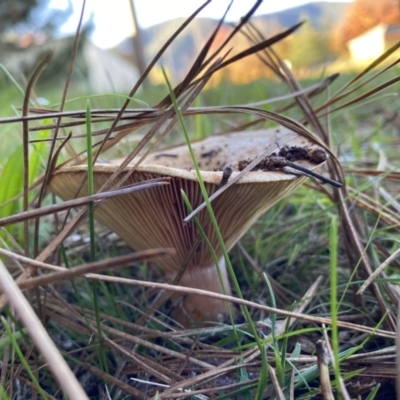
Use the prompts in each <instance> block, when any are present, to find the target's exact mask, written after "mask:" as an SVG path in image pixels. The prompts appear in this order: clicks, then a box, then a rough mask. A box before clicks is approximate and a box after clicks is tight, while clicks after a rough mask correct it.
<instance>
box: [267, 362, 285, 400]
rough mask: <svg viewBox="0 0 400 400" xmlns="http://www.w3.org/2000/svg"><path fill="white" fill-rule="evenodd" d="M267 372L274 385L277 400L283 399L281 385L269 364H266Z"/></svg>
mask: <svg viewBox="0 0 400 400" xmlns="http://www.w3.org/2000/svg"><path fill="white" fill-rule="evenodd" d="M268 372H269V376H270V378H271V380H272V385H273V386H274V391H275V395H276V398H277V399H279V400H285V395H284V393H283V390H282V388H281V385H280V384H279V381H278V377H277V376H276V372H275V369H274V368H273V367H272V366H271V364H268Z"/></svg>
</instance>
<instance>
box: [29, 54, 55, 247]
mask: <svg viewBox="0 0 400 400" xmlns="http://www.w3.org/2000/svg"><path fill="white" fill-rule="evenodd" d="M51 55H52V54H51V53H47V54H46V55H45V56H44V57H43V58H42V59H41V60H40V61H39V63H38V65H37V66H36V68H35V70H34V71H33V73H32V76H31V78H30V79H29V82H28V85H27V87H26V92H25V96H24V104H23V106H22V115H24V116H26V115H28V113H29V102H30V97H31V92H32V90H33V87H34V85H35V83H36V81H37V79H38V78H39V76H40V74H41V72H42V71H43V69H44V68H45V67H46V65H47V64H48V63H49V61H50V58H51ZM22 138H23V141H22V142H23V143H22V145H23V163H24V187H23V210H24V211H28V207H29V200H28V196H29V124H28V121H27V120H24V121H22ZM24 246H25V254H26V255H29V226H28V221H25V223H24Z"/></svg>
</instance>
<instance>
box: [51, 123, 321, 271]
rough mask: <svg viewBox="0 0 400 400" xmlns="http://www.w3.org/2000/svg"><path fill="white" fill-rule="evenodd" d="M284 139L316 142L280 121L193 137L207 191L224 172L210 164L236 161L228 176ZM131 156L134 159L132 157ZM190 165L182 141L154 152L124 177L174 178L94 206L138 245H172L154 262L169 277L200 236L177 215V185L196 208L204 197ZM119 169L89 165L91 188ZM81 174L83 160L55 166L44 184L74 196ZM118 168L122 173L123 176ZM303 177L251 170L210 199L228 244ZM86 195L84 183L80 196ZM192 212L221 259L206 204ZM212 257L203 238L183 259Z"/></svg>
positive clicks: (180, 208)
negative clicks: (171, 251) (172, 251)
mask: <svg viewBox="0 0 400 400" xmlns="http://www.w3.org/2000/svg"><path fill="white" fill-rule="evenodd" d="M282 141H283V142H284V143H283V144H285V145H289V146H309V147H313V146H312V145H311V144H310V143H309V142H307V141H306V140H305V139H304V138H302V137H299V136H297V135H296V134H295V133H294V132H291V131H289V130H287V129H283V128H280V129H278V130H277V129H270V130H261V131H252V132H238V133H231V134H227V135H221V136H213V137H210V138H207V139H204V140H201V141H197V142H194V143H193V150H194V152H195V155H196V160H197V162H198V164H199V167H200V169H201V177H202V179H203V181H204V184H205V187H206V189H207V192H208V194H209V195H211V194H213V193H214V192H215V191H216V190H217V188H218V185H219V183H220V181H221V179H222V173H223V172H222V171H213V169H214V168H224V167H225V166H227V165H230V164H231V165H232V167H234V168H233V169H234V172H233V173H232V175H231V177H234V176H235V175H237V174H239V172H238V170H237V168H235V166H237V162H238V161H239V160H241V159H246V158H249V157H255V156H257V155H259V154H260V153H261V152H263V151H264V150H265V149H266V148H267V147H268V146H269V145H271V144H274V143H276V142H279V143H282ZM134 162H135V160H134V161H133V164H134ZM191 165H192V163H191V159H190V155H189V151H188V148H187V146H186V145H182V146H176V147H170V148H168V149H166V150H162V151H158V152H154V153H152V154H150V155H149V156H148V157H147V158H146V159H145V160H144V161H143V163H142V164H141V165H140V166H139V167H138V168H137V169H136V171H134V172H133V174H131V176H130V177H129V179H128V180H127V181H126V183H125V184H126V185H130V184H133V183H137V182H143V181H146V180H148V179H153V178H158V177H164V176H168V177H171V180H170V184H169V185H163V186H159V187H156V188H153V189H150V190H143V191H140V192H135V193H132V194H129V195H123V196H119V197H114V198H112V199H109V200H106V201H103V202H102V203H101V204H100V205H99V206H98V207H97V208H96V210H95V217H96V219H97V220H98V221H99V222H101V223H102V224H104V225H106V226H107V227H109V228H110V229H112V230H113V231H114V232H116V233H117V234H118V235H119V236H121V237H122V238H123V239H124V240H125V241H126V243H127V244H128V245H130V246H131V247H132V248H133V249H135V250H137V251H139V250H144V249H149V248H156V247H157V248H159V247H168V248H171V247H173V248H175V249H176V254H175V255H173V256H171V257H163V258H160V259H159V260H157V265H159V266H160V267H161V268H162V269H163V270H164V271H165V272H166V273H167V274H169V275H170V276H173V275H174V274H175V273H176V272H177V271H178V270H179V269H180V267H181V265H182V263H183V262H184V260H185V258H186V256H187V254H188V252H189V251H190V249H191V247H192V245H193V243H194V242H195V240H196V238H197V236H198V231H197V228H196V226H195V224H194V222H193V221H189V222H188V223H187V224H183V222H182V221H183V219H184V218H185V217H186V216H187V215H188V211H187V209H186V206H185V204H184V202H183V199H182V196H181V190H183V191H184V192H185V193H186V195H187V196H188V198H189V200H190V203H191V204H192V206H193V208H196V207H197V206H199V205H200V204H201V203H202V202H203V201H204V199H203V196H202V194H201V190H200V186H199V184H198V180H197V175H196V171H195V170H193V169H190V168H191ZM302 165H303V166H306V167H308V168H310V169H315V168H316V165H315V164H311V163H309V162H307V161H303V162H302ZM117 168H118V164H96V165H95V166H94V185H95V191H98V190H99V189H100V187H101V186H102V185H103V184H105V183H106V181H107V180H108V178H110V176H111V175H112V174H113V173H114V172H115V171H116V170H117ZM131 168H132V166H128V167H127V170H129V169H131ZM86 174H87V166H86V165H78V166H73V167H67V168H62V169H60V170H59V171H57V172H55V174H54V175H53V177H52V179H51V181H50V184H49V187H50V189H51V190H52V191H53V192H54V193H55V194H56V195H58V196H59V197H61V198H62V199H64V200H69V199H72V198H74V197H75V196H76V193H77V191H78V188H79V186H80V184H81V182H82V180H83V179H85V177H86ZM123 174H124V172H122V173H121V177H122V176H123ZM305 179H306V177H305V176H302V175H295V174H292V173H288V172H285V171H252V172H248V173H247V174H245V175H244V176H243V177H242V178H241V179H240V181H239V182H237V183H235V184H234V185H232V186H230V187H229V188H228V189H227V190H225V191H224V192H223V193H221V195H220V196H218V197H217V198H216V199H215V200H214V201H213V202H212V207H213V210H214V213H215V216H216V219H217V221H218V225H219V228H220V230H221V233H222V236H223V238H224V242H225V246H226V247H227V249H228V250H229V249H231V248H232V247H233V245H234V244H235V243H236V242H237V240H238V239H239V238H240V237H241V236H242V235H243V234H244V233H245V232H246V230H247V229H248V228H249V227H250V226H251V225H252V224H253V222H254V221H256V220H257V219H258V218H259V217H260V216H261V215H262V214H263V213H264V212H265V211H267V210H268V209H269V208H270V207H271V206H272V205H273V204H274V203H276V202H277V201H278V200H280V199H281V198H282V197H284V196H286V195H287V194H289V193H290V192H292V191H293V190H294V189H296V188H297V187H298V186H299V185H300V184H301V183H302V182H304V180H305ZM86 195H87V188H86V185H84V187H83V189H82V190H81V192H80V194H79V196H86ZM197 218H198V219H199V221H200V223H201V224H202V226H203V227H204V228H205V231H206V234H207V237H208V238H209V240H210V242H211V244H212V246H213V248H214V249H215V251H216V253H217V256H218V258H220V257H221V255H222V251H221V249H220V247H219V245H218V240H217V237H216V235H215V231H214V229H213V227H212V224H210V223H208V222H209V215H208V212H207V210H202V211H201V212H200V213H199V214H198V215H197ZM211 264H212V258H211V255H210V252H209V251H208V249H207V248H206V245H205V243H201V245H200V248H199V249H198V250H197V251H196V252H195V253H194V256H193V258H192V260H191V262H190V264H189V266H188V273H190V270H191V269H193V268H196V267H199V266H209V265H211Z"/></svg>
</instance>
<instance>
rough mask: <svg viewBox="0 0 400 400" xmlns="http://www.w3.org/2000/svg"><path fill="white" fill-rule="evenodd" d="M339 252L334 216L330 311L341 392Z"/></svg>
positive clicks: (332, 225)
mask: <svg viewBox="0 0 400 400" xmlns="http://www.w3.org/2000/svg"><path fill="white" fill-rule="evenodd" d="M337 253H338V219H337V217H336V216H333V217H332V219H331V232H330V278H331V279H330V311H331V319H332V326H331V331H332V351H333V357H334V360H335V368H334V369H335V371H334V372H335V378H336V382H337V383H338V384H337V390H338V393H339V394H340V390H341V388H340V384H339V382H340V358H339V345H340V344H339V329H338V308H337V306H338V305H337V297H338V292H337V271H338V266H337Z"/></svg>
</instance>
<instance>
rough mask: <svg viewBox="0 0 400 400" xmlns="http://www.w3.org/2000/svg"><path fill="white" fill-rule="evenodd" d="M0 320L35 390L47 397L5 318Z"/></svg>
mask: <svg viewBox="0 0 400 400" xmlns="http://www.w3.org/2000/svg"><path fill="white" fill-rule="evenodd" d="M1 322H2V324H3V326H4V328H5V330H6V332H7V335H8V337H9V339H10V341H11V345H12V346H13V348H14V350H15V353H16V354H17V355H18V357H19V359H20V361H21V363H22V365H23V366H24V368H25V370H26V372H27V374H28V375H29V378H30V379H31V381H32V383H33V385H34V386H35V387H36V389H37V391H38V392H39V393H40V395H41V396H42V397H43V398H44V399H47V395H46V393H45V391H44V390H43V389H42V387H41V386H40V384H39V382H38V380H37V379H36V376H35V374H34V372H33V371H32V369H31V367H30V366H29V363H28V361H27V360H26V359H25V357H24V355H23V354H22V351H21V348H20V347H19V345H18V343H17V340H16V339H15V336H14V334H13V332H12V331H11V328H10V326H9V325H8V323H7V320H6V319H5V318H4V317H3V316H2V317H1Z"/></svg>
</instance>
